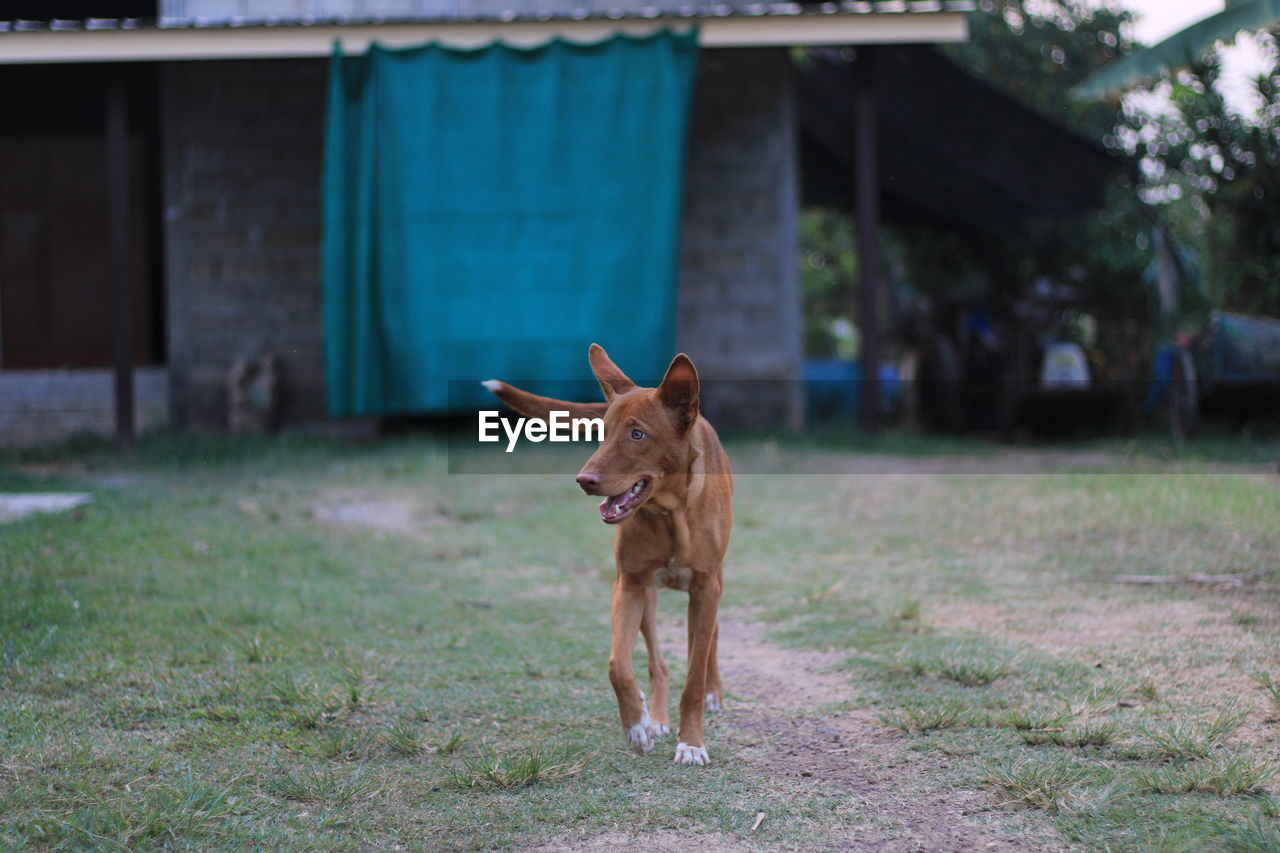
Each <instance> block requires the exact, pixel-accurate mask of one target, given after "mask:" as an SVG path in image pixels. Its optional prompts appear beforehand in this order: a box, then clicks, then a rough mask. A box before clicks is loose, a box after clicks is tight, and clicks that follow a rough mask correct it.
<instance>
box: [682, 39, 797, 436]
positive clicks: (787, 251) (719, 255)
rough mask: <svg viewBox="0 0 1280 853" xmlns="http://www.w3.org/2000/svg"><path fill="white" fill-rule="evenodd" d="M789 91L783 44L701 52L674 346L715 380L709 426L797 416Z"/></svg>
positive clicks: (792, 109)
mask: <svg viewBox="0 0 1280 853" xmlns="http://www.w3.org/2000/svg"><path fill="white" fill-rule="evenodd" d="M794 93H795V89H794V86H793V85H792V81H791V66H790V63H789V61H788V59H787V56H786V51H785V50H780V49H761V50H720V51H704V52H703V54H702V57H701V60H700V67H699V74H698V83H697V89H696V90H695V92H694V106H693V115H692V126H691V129H690V136H689V153H688V166H687V170H686V174H685V207H684V232H683V234H682V241H681V242H682V256H681V269H680V301H679V305H680V317H679V331H678V341H679V346H680V349H681V350H683V351H684V352H687V353H688V354H689V355H690V357H691V358H693V360H694V363H695V364H696V365H697V366H698V372H699V374H700V375H701V376H702V377H703V378H704V379H707V380H711V381H710V382H709V383H708V387H707V393H706V394H705V395H704V397H705V400H706V409H707V415H708V417H709V418H711V420H712V421H713V422H714V423H732V424H734V425H738V426H773V425H778V424H782V423H789V424H792V425H799V423H800V419H801V418H802V412H803V396H802V390H801V387H800V384H799V381H798V380H799V378H800V376H801V370H802V364H801V361H802V356H803V342H802V338H801V316H802V315H801V310H802V306H801V303H800V283H799V268H798V266H797V252H798V232H797V222H796V219H797V215H798V205H799V183H798V181H799V162H798V159H797V151H796V147H797V141H796V132H797V131H796V118H795V101H794ZM716 380H734V381H731V382H724V381H720V382H717V381H716Z"/></svg>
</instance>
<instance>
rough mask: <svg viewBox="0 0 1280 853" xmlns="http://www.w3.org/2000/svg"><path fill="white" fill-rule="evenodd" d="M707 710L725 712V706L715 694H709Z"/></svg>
mask: <svg viewBox="0 0 1280 853" xmlns="http://www.w3.org/2000/svg"><path fill="white" fill-rule="evenodd" d="M706 709H707V711H708V712H711V711H723V710H724V705H723V704H721V702H720V697H719V696H717V695H716V694H714V693H708V694H707V701H706Z"/></svg>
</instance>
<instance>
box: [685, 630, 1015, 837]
mask: <svg viewBox="0 0 1280 853" xmlns="http://www.w3.org/2000/svg"><path fill="white" fill-rule="evenodd" d="M674 640H675V638H673V642H671V643H670V645H672V646H673V647H676V648H678V647H680V646H682V645H683V642H682V641H674ZM665 645H668V642H666V641H664V646H665ZM840 657H841V656H840V655H838V654H824V653H820V652H801V651H794V650H789V649H782V648H779V647H778V646H776V645H774V644H773V643H770V642H769V641H768V640H766V639H765V638H764V629H763V627H762V626H760V625H758V624H753V623H749V622H742V621H735V620H723V621H721V623H720V662H721V670H722V673H723V676H724V681H725V685H726V690H727V691H728V692H729V694H730V695H731V696H733V697H736V701H728V702H726V710H725V712H724V714H725V717H724V720H723V723H722V730H723V729H724V728H732V729H736V730H739V731H742V732H751V733H754V734H756V735H758V736H759V742H760V744H761V747H760V748H759V749H754V750H750V751H749V752H748V756H747V757H748V760H750V761H751V762H752V763H753V764H756V765H758V766H759V768H760V770H761V771H762V772H764V773H766V774H768V775H770V776H775V777H785V778H791V779H795V780H802V781H803V782H808V781H809V780H812V783H811V784H813V785H816V786H823V787H835V788H837V789H839V790H843V791H847V792H848V794H849V795H850V797H851V798H854V799H856V800H857V801H859V803H860V804H861V809H860V812H862V813H864V814H866V815H867V816H868V818H869V820H867V821H866V825H865V826H860V827H858V828H857V829H856V831H854V832H851V833H850V834H849V835H848V836H844V837H838V838H832V839H831V849H838V850H856V851H863V850H866V851H917V850H919V851H939V853H941V852H942V851H975V850H995V851H1014V850H1023V849H1026V850H1030V849H1032V847H1031V845H1027V846H1022V845H1019V844H1016V843H1011V842H1010V841H1009V840H1008V839H1007V838H1002V837H999V836H996V835H994V834H991V833H989V832H987V831H985V830H983V829H982V828H980V827H974V826H971V825H969V824H968V821H967V820H966V816H967V815H969V814H972V813H974V812H976V811H983V810H987V809H990V808H992V807H993V806H994V805H995V799H994V797H993V795H991V794H989V793H986V792H975V791H964V790H955V791H949V792H946V793H945V794H930V795H923V797H921V796H912V795H911V794H909V793H908V791H910V790H911V789H913V788H916V787H917V785H915V784H910V783H912V782H915V781H916V780H915V777H916V776H917V774H918V773H919V770H918V768H913V767H912V766H910V764H906V763H904V759H903V757H902V752H901V736H900V735H899V734H897V733H896V732H893V731H891V730H889V729H886V728H885V727H884V726H883V725H882V724H880V723H879V722H878V721H877V720H876V718H875V715H874V714H873V713H872V712H870V711H867V710H851V711H832V712H824V711H823V710H822V709H823V706H829V705H833V704H836V703H841V702H848V701H849V700H850V699H853V698H854V697H853V691H852V690H851V689H850V685H849V681H848V679H847V677H844V676H841V675H838V674H834V673H832V672H831V671H830V670H831V667H832V665H834V664H836V663H838V662H839V660H840ZM766 819H767V817H766Z"/></svg>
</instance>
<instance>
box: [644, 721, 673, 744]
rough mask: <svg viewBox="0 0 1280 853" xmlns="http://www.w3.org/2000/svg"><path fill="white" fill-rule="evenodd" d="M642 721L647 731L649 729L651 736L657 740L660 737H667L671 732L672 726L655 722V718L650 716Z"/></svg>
mask: <svg viewBox="0 0 1280 853" xmlns="http://www.w3.org/2000/svg"><path fill="white" fill-rule="evenodd" d="M642 722H643V724H644V728H645V731H647V732H648V733H649V737H651V738H653V739H654V740H657V739H658V738H660V737H666V736H667V735H669V734H671V729H670V727H668V726H666V725H664V724H663V723H655V722H654V721H653V720H650V719H649V718H648V717H646V718H645V719H644V720H643V721H642Z"/></svg>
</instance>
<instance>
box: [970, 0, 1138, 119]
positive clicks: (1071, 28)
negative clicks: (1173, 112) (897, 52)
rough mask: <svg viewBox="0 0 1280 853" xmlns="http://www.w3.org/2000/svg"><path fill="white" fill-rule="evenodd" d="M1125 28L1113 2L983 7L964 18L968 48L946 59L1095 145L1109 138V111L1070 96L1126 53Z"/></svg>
mask: <svg viewBox="0 0 1280 853" xmlns="http://www.w3.org/2000/svg"><path fill="white" fill-rule="evenodd" d="M1132 21H1133V14H1132V13H1131V12H1129V11H1128V10H1127V9H1124V8H1122V7H1121V6H1120V5H1119V4H1118V3H1115V2H1105V3H1088V2H1084V0H1033V1H1032V2H1027V0H983V2H981V3H980V4H979V9H978V11H976V12H975V13H973V14H972V15H970V16H969V40H968V41H967V42H962V43H959V44H953V45H948V46H947V48H946V51H947V53H948V54H949V55H950V56H951V57H952V58H953V59H955V60H956V61H958V62H959V63H960V64H961V65H963V66H964V67H965V68H968V69H969V70H970V71H972V72H973V73H974V74H977V75H978V76H979V77H982V78H983V79H984V80H986V81H987V82H988V83H991V84H992V85H994V86H997V87H999V88H1001V89H1004V90H1005V91H1007V92H1009V94H1011V95H1013V96H1014V97H1016V98H1017V99H1018V100H1020V101H1022V102H1023V103H1024V104H1030V105H1033V106H1034V107H1035V108H1036V109H1038V110H1040V111H1041V112H1043V113H1045V114H1046V115H1049V116H1053V117H1054V118H1056V119H1058V120H1059V121H1061V122H1063V123H1064V124H1066V125H1068V126H1069V127H1071V128H1072V129H1074V130H1076V131H1079V132H1081V133H1085V134H1087V135H1089V136H1092V137H1093V138H1095V139H1100V138H1101V137H1102V136H1103V135H1104V134H1106V133H1108V132H1109V131H1110V130H1111V126H1112V124H1113V123H1114V121H1115V113H1114V110H1113V109H1112V108H1111V107H1110V106H1108V105H1107V104H1105V103H1101V102H1098V101H1083V100H1080V99H1078V98H1075V97H1073V96H1072V95H1071V93H1070V90H1071V88H1072V87H1073V86H1076V85H1077V84H1079V83H1081V82H1083V81H1084V79H1085V78H1086V77H1088V76H1089V75H1090V74H1092V73H1093V72H1094V71H1095V70H1097V69H1098V68H1101V67H1102V66H1103V65H1106V64H1107V63H1109V62H1112V61H1114V60H1115V59H1116V58H1118V57H1119V56H1121V55H1124V54H1127V53H1129V52H1130V51H1132V49H1133V46H1134V45H1133V41H1132V38H1131V36H1130V33H1131V31H1132Z"/></svg>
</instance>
